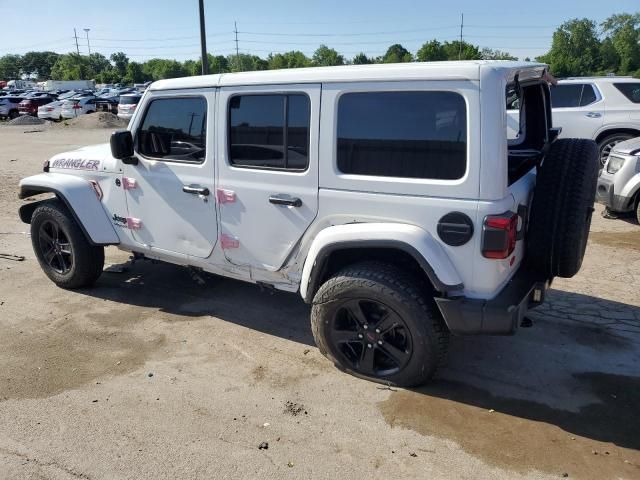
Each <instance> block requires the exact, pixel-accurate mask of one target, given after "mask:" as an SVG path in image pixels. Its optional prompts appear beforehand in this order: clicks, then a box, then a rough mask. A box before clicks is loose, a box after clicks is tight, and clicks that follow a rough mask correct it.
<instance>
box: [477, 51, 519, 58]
mask: <svg viewBox="0 0 640 480" xmlns="http://www.w3.org/2000/svg"><path fill="white" fill-rule="evenodd" d="M480 55H482V60H517V59H518V57H514V56H513V55H511V54H510V53H509V52H503V51H502V50H492V49H490V48H483V49H482V51H481V52H480Z"/></svg>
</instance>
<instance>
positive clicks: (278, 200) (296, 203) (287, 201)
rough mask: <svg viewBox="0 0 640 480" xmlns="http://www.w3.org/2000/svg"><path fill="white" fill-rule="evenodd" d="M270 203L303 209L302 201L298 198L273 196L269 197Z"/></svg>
mask: <svg viewBox="0 0 640 480" xmlns="http://www.w3.org/2000/svg"><path fill="white" fill-rule="evenodd" d="M269 203H273V204H274V205H286V206H287V207H301V206H302V200H300V199H299V198H296V197H289V196H288V195H287V196H285V195H271V196H270V197H269Z"/></svg>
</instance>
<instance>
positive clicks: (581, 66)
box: [537, 18, 601, 77]
mask: <svg viewBox="0 0 640 480" xmlns="http://www.w3.org/2000/svg"><path fill="white" fill-rule="evenodd" d="M537 60H538V61H541V62H544V63H548V64H549V65H550V68H551V73H553V74H554V75H556V76H559V77H566V76H582V75H590V74H592V73H593V72H595V71H596V70H597V69H598V66H599V65H600V63H601V61H600V41H599V40H598V34H597V31H596V24H595V23H594V22H593V21H591V20H589V19H587V18H582V19H577V18H575V19H573V20H569V21H568V22H565V23H563V24H562V25H561V26H560V27H559V28H558V29H557V30H556V31H555V32H554V34H553V41H552V43H551V50H549V52H547V53H546V54H545V55H542V56H540V57H538V58H537Z"/></svg>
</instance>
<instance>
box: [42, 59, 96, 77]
mask: <svg viewBox="0 0 640 480" xmlns="http://www.w3.org/2000/svg"><path fill="white" fill-rule="evenodd" d="M94 77H95V72H94V71H93V70H92V69H91V68H90V65H89V57H87V56H85V55H78V54H77V53H67V54H65V55H60V56H59V57H58V59H57V60H56V63H55V64H54V65H53V67H52V68H51V78H52V79H53V80H88V79H91V78H94Z"/></svg>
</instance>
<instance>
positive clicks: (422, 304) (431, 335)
mask: <svg viewBox="0 0 640 480" xmlns="http://www.w3.org/2000/svg"><path fill="white" fill-rule="evenodd" d="M354 297H355V298H370V299H372V300H374V301H378V302H383V303H384V304H386V305H388V306H389V307H390V308H392V309H393V310H394V311H395V312H396V313H397V314H399V315H400V316H401V318H402V319H403V321H404V322H405V324H406V325H407V326H408V331H409V333H410V335H411V341H412V345H413V348H412V353H411V356H410V359H409V361H408V363H407V364H406V365H405V367H404V368H403V369H402V370H400V371H399V372H397V373H395V374H393V375H389V376H368V375H363V374H361V373H359V372H357V371H354V370H353V369H351V368H349V365H345V364H343V363H342V362H341V361H340V358H341V355H340V354H339V353H338V352H336V350H335V348H336V347H335V346H334V345H331V342H330V336H329V335H328V329H329V323H330V321H331V319H332V316H333V315H334V314H335V313H336V309H337V308H339V305H340V301H341V300H345V299H351V298H354ZM311 328H312V332H313V337H314V339H315V341H316V344H317V345H318V348H319V349H320V352H321V353H322V354H323V355H325V356H326V357H327V358H328V359H329V360H331V361H333V363H334V364H335V365H336V366H337V367H338V368H339V369H341V370H343V371H345V372H347V373H350V374H352V375H354V376H356V377H359V378H364V379H367V380H372V381H374V382H379V383H384V384H387V385H395V386H399V387H412V386H417V385H421V384H423V383H425V382H427V381H428V380H429V379H431V377H433V375H434V373H435V372H436V369H437V368H438V367H439V366H443V365H444V363H445V361H446V355H447V349H448V345H449V330H448V329H447V327H446V325H445V323H444V320H443V318H442V315H441V314H440V312H439V310H438V308H437V306H436V304H435V302H434V301H433V298H430V297H429V296H428V289H427V288H425V286H424V285H423V284H422V283H421V281H420V280H419V279H418V278H414V277H413V276H412V275H409V274H407V273H406V272H404V271H402V270H400V269H397V268H396V267H393V266H391V265H388V264H386V263H381V262H363V263H358V264H354V265H350V266H348V267H346V268H344V269H343V270H341V271H340V272H338V273H336V274H335V275H333V276H332V277H331V278H330V279H329V280H327V281H326V282H325V283H324V284H323V285H322V286H321V287H320V288H319V289H318V292H317V293H316V295H315V297H314V299H313V306H312V310H311Z"/></svg>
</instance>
